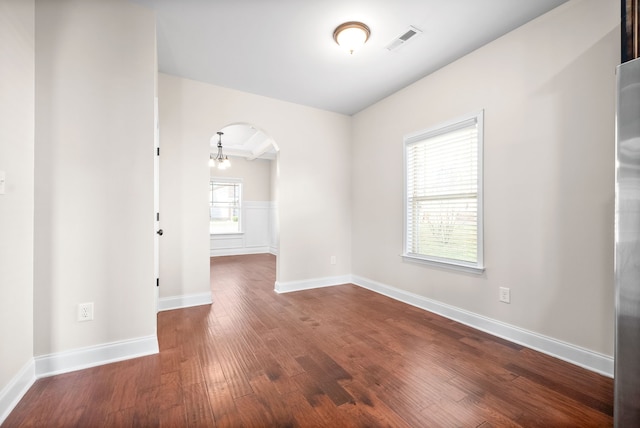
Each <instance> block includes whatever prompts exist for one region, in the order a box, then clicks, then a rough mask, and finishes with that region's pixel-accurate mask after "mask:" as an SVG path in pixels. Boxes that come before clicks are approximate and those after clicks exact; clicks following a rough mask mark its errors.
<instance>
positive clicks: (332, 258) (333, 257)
mask: <svg viewBox="0 0 640 428" xmlns="http://www.w3.org/2000/svg"><path fill="white" fill-rule="evenodd" d="M331 264H332V265H335V264H336V256H331Z"/></svg>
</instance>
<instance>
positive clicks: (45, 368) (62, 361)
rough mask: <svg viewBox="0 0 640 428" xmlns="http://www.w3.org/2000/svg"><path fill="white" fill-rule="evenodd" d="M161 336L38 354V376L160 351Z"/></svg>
mask: <svg viewBox="0 0 640 428" xmlns="http://www.w3.org/2000/svg"><path fill="white" fill-rule="evenodd" d="M158 352H159V348H158V338H157V337H156V336H155V335H154V336H146V337H139V338H136V339H129V340H122V341H119V342H112V343H104V344H101V345H96V346H89V347H87V348H80V349H73V350H71V351H65V352H56V353H54V354H49V355H42V356H39V357H35V366H36V370H35V374H36V376H37V377H38V378H40V377H46V376H53V375H57V374H60V373H67V372H72V371H76V370H82V369H86V368H89V367H95V366H100V365H103V364H109V363H115V362H117V361H123V360H128V359H131V358H137V357H144V356H146V355H152V354H157V353H158Z"/></svg>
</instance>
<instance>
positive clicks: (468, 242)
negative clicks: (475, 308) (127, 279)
mask: <svg viewBox="0 0 640 428" xmlns="http://www.w3.org/2000/svg"><path fill="white" fill-rule="evenodd" d="M482 126H483V112H479V113H477V114H474V115H472V116H467V117H464V118H461V119H460V120H456V121H453V122H450V123H447V124H444V125H441V126H438V127H437V128H434V129H430V130H426V131H422V132H419V133H416V134H413V135H409V136H407V137H405V140H404V146H405V174H406V176H405V240H404V242H405V248H404V254H403V257H405V258H407V259H409V260H411V261H419V262H425V263H429V264H438V265H442V266H449V267H453V268H457V269H462V270H467V271H471V272H474V273H481V272H482V271H483V270H484V261H483V252H482V247H483V245H482V134H483V133H482Z"/></svg>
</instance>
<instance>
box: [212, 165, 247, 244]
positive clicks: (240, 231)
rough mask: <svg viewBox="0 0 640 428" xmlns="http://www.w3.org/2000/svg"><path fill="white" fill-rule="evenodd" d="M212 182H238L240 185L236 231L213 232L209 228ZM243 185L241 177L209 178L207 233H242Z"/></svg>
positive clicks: (219, 234)
mask: <svg viewBox="0 0 640 428" xmlns="http://www.w3.org/2000/svg"><path fill="white" fill-rule="evenodd" d="M214 183H220V184H238V185H240V187H239V190H240V197H239V198H238V204H239V205H238V207H237V209H238V231H237V232H213V231H212V230H211V208H212V205H211V204H212V202H213V201H212V198H213V194H212V192H213V188H212V186H213V185H214ZM243 187H244V185H243V180H242V178H228V177H210V178H209V194H210V196H209V197H210V198H211V199H210V201H211V202H210V203H209V234H210V235H216V236H221V235H242V234H243V233H244V229H243V226H244V222H243V217H244V215H243V214H244V213H243V211H244V208H243V206H244V204H243V195H244V189H243Z"/></svg>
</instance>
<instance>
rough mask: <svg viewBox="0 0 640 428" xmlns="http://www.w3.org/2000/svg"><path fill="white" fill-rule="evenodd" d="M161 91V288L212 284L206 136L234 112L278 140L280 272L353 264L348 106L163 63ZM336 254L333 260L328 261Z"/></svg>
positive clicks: (295, 276) (335, 270)
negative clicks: (327, 107)
mask: <svg viewBox="0 0 640 428" xmlns="http://www.w3.org/2000/svg"><path fill="white" fill-rule="evenodd" d="M159 94H160V144H161V146H162V153H163V155H162V156H161V182H162V183H163V185H162V188H161V212H162V215H161V217H162V218H163V228H165V230H166V234H165V236H163V241H162V245H161V263H160V264H161V281H163V283H164V284H165V285H166V287H161V290H160V293H161V296H177V295H185V294H195V293H202V292H205V291H208V290H209V259H208V255H209V254H208V246H209V240H208V236H209V235H208V234H207V230H208V221H209V220H208V215H207V213H208V209H207V204H208V198H207V191H208V174H209V171H208V168H207V162H208V157H209V140H210V138H211V136H212V135H214V134H215V132H216V131H217V130H218V129H220V128H222V127H224V126H225V125H227V124H229V123H236V122H248V123H252V124H254V125H256V126H257V127H259V128H260V129H264V130H265V132H267V133H268V134H269V135H270V136H271V137H272V138H273V139H274V140H275V141H276V143H277V144H278V146H279V148H280V153H279V165H278V167H279V186H278V187H279V195H278V198H279V200H278V210H279V211H278V212H279V217H280V218H279V224H280V230H279V232H280V234H279V235H280V246H279V257H278V269H277V275H278V281H281V282H291V281H301V280H307V279H313V278H326V277H333V276H339V275H347V274H348V273H349V272H350V271H351V244H350V241H351V239H350V236H351V229H350V225H351V213H350V203H349V198H350V189H349V185H348V183H349V150H350V149H349V137H350V118H349V117H348V116H343V115H339V114H336V113H330V112H326V111H321V110H317V109H313V108H309V107H304V106H300V105H296V104H292V103H287V102H283V101H278V100H274V99H270V98H266V97H261V96H257V95H252V94H248V93H244V92H239V91H234V90H230V89H226V88H221V87H217V86H213V85H209V84H204V83H199V82H195V81H192V80H187V79H182V78H178V77H174V76H169V75H165V74H162V73H161V74H160V76H159ZM318 150H322V151H324V152H330V153H332V154H334V155H335V158H336V163H335V164H334V165H332V166H331V167H328V166H327V165H326V162H325V161H324V158H323V157H321V156H314V155H312V153H317V151H318ZM169 181H170V183H169ZM165 183H168V185H165ZM164 238H169V239H164ZM332 255H335V256H336V258H337V261H338V263H337V264H336V265H331V264H330V263H329V262H330V257H331V256H332ZM167 283H169V284H167Z"/></svg>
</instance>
